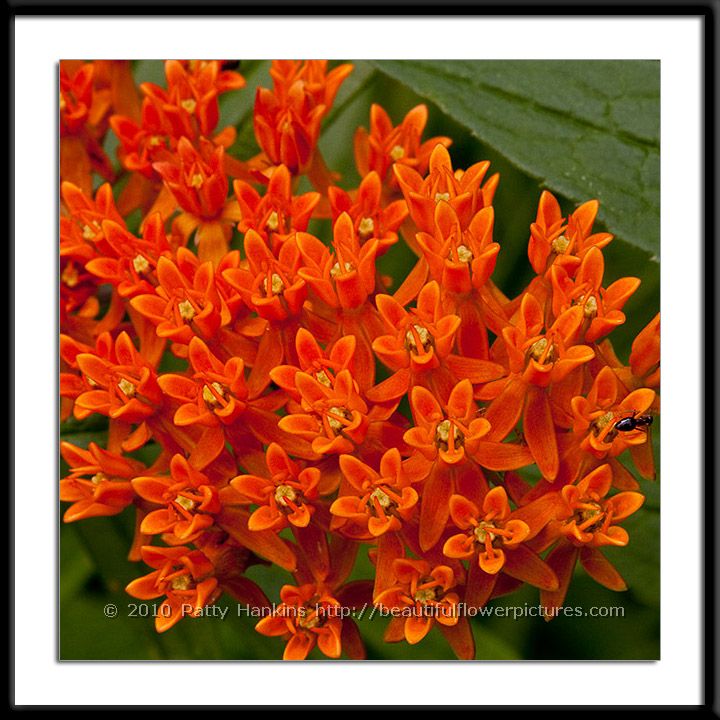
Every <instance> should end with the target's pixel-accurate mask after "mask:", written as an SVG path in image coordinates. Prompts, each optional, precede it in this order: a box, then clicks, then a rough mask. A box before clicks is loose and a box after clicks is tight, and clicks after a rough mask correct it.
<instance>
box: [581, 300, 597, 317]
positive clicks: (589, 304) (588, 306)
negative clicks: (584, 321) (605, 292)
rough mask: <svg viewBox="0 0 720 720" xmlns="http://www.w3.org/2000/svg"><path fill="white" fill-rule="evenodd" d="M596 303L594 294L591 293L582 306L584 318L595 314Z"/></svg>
mask: <svg viewBox="0 0 720 720" xmlns="http://www.w3.org/2000/svg"><path fill="white" fill-rule="evenodd" d="M597 309H598V304H597V300H596V299H595V296H594V295H591V296H590V297H589V298H588V299H587V300H586V301H585V306H584V308H583V314H584V315H585V317H586V318H593V317H595V316H596V315H597Z"/></svg>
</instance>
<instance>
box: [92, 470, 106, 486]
mask: <svg viewBox="0 0 720 720" xmlns="http://www.w3.org/2000/svg"><path fill="white" fill-rule="evenodd" d="M103 480H107V475H106V474H105V473H102V472H99V473H95V474H94V475H93V476H92V477H91V478H90V482H91V483H92V484H93V485H99V484H100V483H101V482H102V481H103Z"/></svg>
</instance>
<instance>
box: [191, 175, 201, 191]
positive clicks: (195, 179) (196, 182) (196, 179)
mask: <svg viewBox="0 0 720 720" xmlns="http://www.w3.org/2000/svg"><path fill="white" fill-rule="evenodd" d="M202 184H203V176H202V175H201V174H200V173H195V174H194V175H193V176H192V178H191V179H190V187H194V188H201V187H202Z"/></svg>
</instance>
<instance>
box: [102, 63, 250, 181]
mask: <svg viewBox="0 0 720 720" xmlns="http://www.w3.org/2000/svg"><path fill="white" fill-rule="evenodd" d="M165 75H166V78H167V83H168V89H167V90H164V89H163V88H161V87H159V86H158V85H155V84H154V83H143V84H142V85H141V90H142V92H143V94H144V95H145V99H144V100H143V103H142V109H141V122H140V124H138V123H137V122H136V120H137V118H134V117H128V116H127V115H123V114H117V115H113V116H112V117H111V118H110V125H111V127H112V128H113V130H114V132H115V134H116V135H117V137H118V139H119V140H120V149H119V152H118V154H119V156H120V161H121V162H122V164H123V166H124V167H125V168H126V169H127V170H130V171H131V172H137V173H140V174H141V175H142V176H144V177H146V178H148V179H153V178H155V177H157V176H156V175H155V171H154V170H153V163H155V162H158V161H161V160H167V159H169V158H171V157H172V153H173V152H175V150H176V148H177V143H178V140H180V138H182V137H185V138H188V139H189V140H190V141H191V142H192V141H196V140H198V139H199V138H200V137H201V136H205V137H209V136H210V134H211V133H212V132H213V130H214V129H215V127H216V125H217V122H218V96H219V95H220V94H222V93H224V92H227V91H228V90H232V89H238V88H241V87H243V86H244V84H245V81H244V79H243V78H242V76H241V75H239V74H238V73H236V72H232V71H227V70H223V69H222V64H221V62H220V61H217V60H210V61H191V62H190V63H186V64H183V63H181V62H179V61H177V60H169V61H168V62H166V63H165ZM234 139H235V131H234V129H233V128H226V130H224V131H223V132H222V133H220V134H219V135H218V136H217V137H216V138H215V140H214V142H215V143H216V144H218V145H222V146H223V147H229V146H230V145H232V143H233V141H234Z"/></svg>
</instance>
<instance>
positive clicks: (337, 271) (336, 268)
mask: <svg viewBox="0 0 720 720" xmlns="http://www.w3.org/2000/svg"><path fill="white" fill-rule="evenodd" d="M343 268H344V269H343ZM343 268H341V267H340V263H335V264H334V265H333V266H332V268H331V270H330V277H333V278H336V277H337V276H338V275H342V274H344V273H350V272H352V271H353V270H354V269H355V266H354V265H353V264H352V263H349V262H346V263H343Z"/></svg>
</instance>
